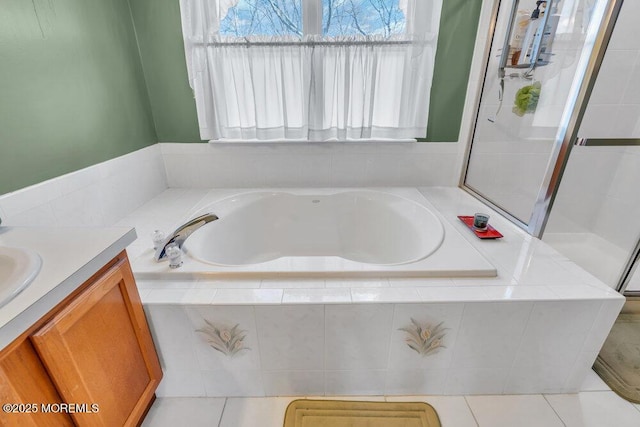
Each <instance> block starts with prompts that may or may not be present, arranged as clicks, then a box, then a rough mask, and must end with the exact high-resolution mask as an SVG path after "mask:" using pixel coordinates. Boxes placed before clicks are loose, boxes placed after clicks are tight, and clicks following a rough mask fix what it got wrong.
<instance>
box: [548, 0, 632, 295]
mask: <svg viewBox="0 0 640 427" xmlns="http://www.w3.org/2000/svg"><path fill="white" fill-rule="evenodd" d="M638 16H640V2H637V1H626V2H624V4H623V5H622V9H621V12H620V16H619V18H618V20H617V22H616V25H615V28H614V30H613V34H612V37H611V41H610V43H609V46H608V48H607V52H606V54H605V56H604V60H603V63H602V67H601V69H600V72H599V74H598V77H597V79H596V81H595V86H594V88H593V92H592V94H591V97H590V99H589V102H588V104H587V109H586V112H585V115H584V118H583V121H582V125H581V127H580V129H579V132H578V136H579V139H578V141H577V142H576V143H577V144H578V145H577V146H574V147H573V149H572V150H571V154H570V156H569V162H568V164H567V168H566V169H565V172H564V175H563V177H562V182H561V184H560V188H559V191H558V194H557V197H556V200H555V203H554V205H553V209H552V211H551V215H550V217H549V221H548V224H547V228H546V231H545V233H544V236H543V240H545V241H546V242H548V243H550V244H551V245H552V246H554V247H555V248H556V249H557V250H559V251H560V252H562V253H563V254H565V255H566V256H568V257H569V258H570V259H572V260H573V261H574V262H576V263H578V264H579V265H580V266H582V267H583V268H584V269H586V270H587V271H590V272H591V273H592V274H594V275H595V276H597V277H598V278H599V279H601V280H602V281H604V282H605V283H607V284H608V285H609V286H611V287H612V288H616V289H618V288H621V287H623V286H627V287H626V290H627V291H628V292H634V293H638V292H640V272H638V271H637V270H638V269H636V271H635V273H634V272H633V269H632V268H633V265H634V262H635V261H636V258H637V257H638V254H639V253H640V220H639V218H640V188H639V186H640V37H637V22H636V18H637V17H638ZM625 279H630V280H625ZM627 282H628V285H627Z"/></svg>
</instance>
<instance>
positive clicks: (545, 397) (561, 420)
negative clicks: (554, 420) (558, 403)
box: [542, 394, 567, 427]
mask: <svg viewBox="0 0 640 427" xmlns="http://www.w3.org/2000/svg"><path fill="white" fill-rule="evenodd" d="M542 398H543V399H544V401H545V402H547V405H549V406H550V407H551V410H553V413H554V414H556V416H557V417H558V419H559V420H560V422H561V423H562V425H563V426H565V427H566V425H567V424H566V423H565V422H564V420H563V419H562V417H561V416H560V414H558V411H556V408H554V407H553V405H552V404H551V402H549V399H547V396H545V395H544V394H543V395H542Z"/></svg>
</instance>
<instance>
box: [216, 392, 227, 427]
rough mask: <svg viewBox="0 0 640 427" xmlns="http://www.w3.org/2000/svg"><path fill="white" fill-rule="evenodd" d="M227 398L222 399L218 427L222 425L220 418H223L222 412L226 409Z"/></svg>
mask: <svg viewBox="0 0 640 427" xmlns="http://www.w3.org/2000/svg"><path fill="white" fill-rule="evenodd" d="M228 400H229V398H228V397H225V398H224V404H223V405H222V412H220V419H219V420H218V427H220V426H221V425H222V418H223V417H224V410H225V409H226V408H227V401H228Z"/></svg>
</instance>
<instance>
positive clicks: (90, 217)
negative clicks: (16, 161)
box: [0, 145, 167, 226]
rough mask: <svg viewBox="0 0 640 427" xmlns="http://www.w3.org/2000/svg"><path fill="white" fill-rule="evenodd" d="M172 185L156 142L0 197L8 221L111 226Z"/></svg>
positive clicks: (38, 224) (13, 223) (54, 224)
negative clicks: (168, 183) (169, 183)
mask: <svg viewBox="0 0 640 427" xmlns="http://www.w3.org/2000/svg"><path fill="white" fill-rule="evenodd" d="M166 188H167V178H166V175H165V170H164V164H163V161H162V157H161V153H160V147H159V146H158V145H152V146H150V147H146V148H143V149H141V150H138V151H135V152H133V153H130V154H126V155H124V156H121V157H118V158H115V159H112V160H108V161H106V162H103V163H99V164H97V165H94V166H91V167H88V168H85V169H82V170H79V171H76V172H72V173H69V174H66V175H62V176H59V177H57V178H53V179H50V180H47V181H44V182H41V183H39V184H36V185H33V186H30V187H27V188H24V189H21V190H18V191H15V192H12V193H7V194H4V195H1V196H0V214H1V215H2V225H13V226H21V225H28V226H109V225H114V224H115V223H116V222H117V221H119V220H120V219H122V218H123V217H124V216H126V215H127V214H129V213H130V212H132V211H133V210H135V209H137V208H138V207H140V206H142V205H143V204H144V203H145V202H147V201H148V200H150V199H152V198H153V197H155V196H157V195H158V194H160V193H161V192H162V191H164V190H166Z"/></svg>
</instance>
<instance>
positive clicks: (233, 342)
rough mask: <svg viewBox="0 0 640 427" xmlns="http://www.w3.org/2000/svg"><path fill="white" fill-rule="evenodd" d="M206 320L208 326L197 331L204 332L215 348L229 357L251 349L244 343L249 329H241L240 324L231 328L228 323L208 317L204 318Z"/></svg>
mask: <svg viewBox="0 0 640 427" xmlns="http://www.w3.org/2000/svg"><path fill="white" fill-rule="evenodd" d="M204 322H205V323H206V326H204V327H202V328H200V329H196V332H200V333H201V334H203V335H204V336H205V339H206V340H207V342H208V343H209V345H210V346H211V347H212V348H213V349H214V350H217V351H219V352H220V353H222V354H224V355H225V356H229V357H234V356H236V355H237V354H239V353H241V352H243V351H249V350H251V349H250V348H249V347H247V346H246V344H245V343H244V339H245V338H246V337H247V331H245V330H243V329H240V324H236V325H234V326H233V327H231V328H229V327H227V326H226V325H223V324H220V323H218V324H216V323H214V322H212V321H210V320H207V319H204Z"/></svg>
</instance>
